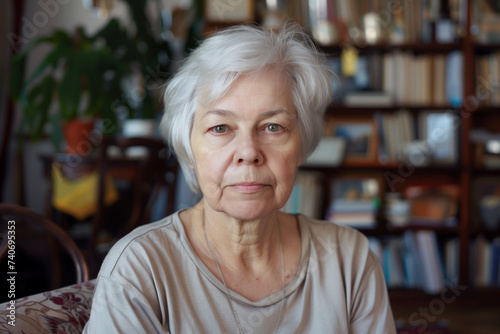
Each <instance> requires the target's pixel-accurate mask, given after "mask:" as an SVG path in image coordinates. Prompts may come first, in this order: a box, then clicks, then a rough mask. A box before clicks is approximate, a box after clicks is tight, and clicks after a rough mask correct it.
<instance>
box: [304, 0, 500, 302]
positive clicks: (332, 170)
mask: <svg viewBox="0 0 500 334" xmlns="http://www.w3.org/2000/svg"><path fill="white" fill-rule="evenodd" d="M464 5H465V7H464V8H462V9H461V11H462V12H461V13H460V14H458V15H459V17H460V18H459V21H460V23H459V24H460V25H462V26H463V27H462V29H460V35H459V36H458V37H457V39H456V40H454V41H452V42H446V43H438V42H435V41H432V42H417V41H414V40H413V41H405V42H403V43H399V44H392V43H389V42H387V41H382V42H378V43H374V44H370V45H363V46H362V47H361V48H358V49H357V51H358V54H357V56H359V57H362V56H370V55H375V57H380V58H383V57H386V56H387V55H391V54H392V53H397V54H403V55H405V54H406V55H410V57H415V59H416V58H418V57H420V58H421V59H426V57H427V58H428V59H430V60H429V62H431V63H432V65H431V66H432V67H431V68H432V69H434V70H435V68H436V67H435V63H436V60H435V59H436V58H438V57H442V58H444V57H446V56H447V55H449V54H451V53H460V55H461V57H462V64H461V65H460V71H462V72H461V78H459V80H461V81H462V86H461V87H460V89H461V94H462V99H461V101H453V100H449V99H447V100H444V99H443V98H439V99H436V98H429V97H427V98H424V99H420V100H419V99H409V100H408V99H396V100H393V101H391V102H390V103H386V104H384V105H378V106H370V105H369V104H368V105H366V104H365V103H362V105H360V106H356V105H355V104H354V105H346V104H344V103H342V101H338V99H337V101H335V102H334V103H333V104H332V106H331V108H330V109H329V110H328V111H327V117H328V118H334V119H335V118H339V119H345V118H354V119H356V118H360V119H367V118H369V117H372V116H374V115H376V114H382V115H394V114H396V113H398V112H399V111H400V110H405V111H406V112H407V113H408V115H409V116H410V117H411V120H412V122H411V124H412V126H413V128H414V130H415V131H418V123H419V117H420V115H421V114H423V113H427V112H435V113H439V112H443V113H446V112H451V113H452V114H453V115H454V116H455V117H456V119H458V120H459V121H460V124H459V126H457V127H456V138H455V139H454V141H455V143H456V145H457V146H456V148H455V150H456V157H455V159H453V160H451V161H448V163H444V164H443V163H439V164H436V163H430V164H428V165H425V166H415V170H414V171H413V173H412V174H411V175H410V176H408V177H407V178H406V180H411V181H413V180H415V182H416V183H418V182H419V181H418V180H421V179H426V178H429V177H433V178H434V179H439V178H448V179H450V180H452V181H454V182H455V184H456V185H457V186H458V188H459V191H460V196H459V197H458V198H457V211H456V214H455V217H456V223H455V224H453V225H449V226H448V225H442V224H434V225H433V224H430V225H426V224H413V223H412V221H411V220H410V222H408V223H407V224H403V225H399V226H392V224H391V223H390V222H389V221H388V219H387V217H386V215H385V212H384V207H383V204H382V207H381V209H380V211H379V212H378V213H377V219H376V221H377V223H376V224H375V225H374V226H373V227H372V228H360V231H361V232H363V233H364V234H366V235H367V236H369V237H370V238H371V237H374V238H377V239H379V240H392V239H391V238H393V237H396V238H397V237H400V236H402V235H404V234H405V233H407V232H408V231H412V232H413V233H418V232H419V231H432V232H433V234H434V235H435V236H436V240H437V241H438V243H447V242H449V241H450V240H454V241H453V242H454V244H455V245H454V249H455V251H456V252H457V253H458V257H457V258H456V259H455V261H457V267H458V273H457V274H458V279H455V280H454V282H455V283H456V284H464V285H468V286H476V285H477V287H478V288H484V287H485V286H488V284H486V283H485V282H484V277H483V278H482V279H483V281H482V283H480V284H477V279H476V277H475V270H476V269H479V270H482V269H484V264H482V263H479V264H478V261H476V260H477V258H474V257H476V256H477V253H478V252H479V253H481V252H484V247H483V250H481V249H480V250H477V247H476V246H475V245H476V244H483V245H484V240H486V241H487V242H490V243H491V244H495V245H497V241H496V238H498V237H499V236H500V229H498V228H497V229H495V230H487V229H485V228H484V227H482V226H481V225H482V222H481V221H480V220H479V221H478V219H476V218H474V217H473V215H475V214H476V211H477V208H475V205H474V204H473V203H474V201H475V200H476V198H474V196H476V194H475V193H473V192H472V190H474V189H473V188H474V187H475V182H476V178H477V177H484V176H485V175H486V176H487V177H488V176H489V177H490V178H495V177H497V176H498V175H499V174H500V173H499V171H500V167H499V168H496V169H490V168H485V167H484V165H483V164H480V163H478V161H477V159H476V157H477V156H478V154H477V152H476V150H477V146H478V145H477V144H471V143H470V140H469V138H470V135H471V131H473V130H474V129H487V130H488V131H489V132H491V133H493V134H499V133H500V119H495V116H496V114H497V113H498V108H499V107H500V93H498V89H499V88H500V85H499V84H500V82H499V81H500V80H497V79H499V77H498V76H496V74H495V75H493V76H492V75H491V73H490V72H491V70H490V68H491V67H492V65H491V64H493V68H500V67H498V65H496V63H495V62H499V61H500V44H497V43H478V42H476V40H475V37H474V36H473V35H472V33H471V29H470V27H471V26H472V25H473V23H472V20H473V16H472V10H473V8H472V7H473V1H470V0H469V1H465V2H464ZM353 44H355V43H349V41H345V40H344V41H342V42H341V43H338V44H334V45H321V44H319V47H320V48H321V49H322V50H323V51H324V52H325V53H327V54H328V55H329V56H331V57H337V58H341V57H342V53H343V52H344V50H345V48H346V47H352V45H353ZM485 59H487V60H485ZM425 61H427V60H425ZM441 61H442V60H441ZM481 63H482V64H481ZM407 64H408V63H407ZM495 66H496V67H495ZM340 70H341V69H340V67H338V68H337V71H340ZM479 70H482V71H483V72H482V73H481V72H478V71H479ZM405 73H407V72H405ZM498 73H500V72H498ZM481 74H482V77H488V81H487V82H486V83H485V82H484V81H485V80H484V79H482V77H481ZM426 80H431V81H432V80H434V82H435V81H436V80H435V78H431V79H429V78H427V79H426ZM481 80H482V81H481ZM418 84H420V85H421V84H422V83H418ZM444 84H446V83H444ZM480 84H484V85H486V88H487V89H488V92H490V93H491V96H489V98H488V99H485V101H480V102H481V103H479V105H477V103H475V102H476V101H475V99H476V98H478V96H477V87H478V85H480ZM495 85H499V87H497V86H495ZM377 86H378V87H380V86H382V87H383V86H384V84H378V85H377V84H375V87H377ZM371 88H373V87H369V89H371ZM497 93H498V96H497V95H496V94H497ZM341 98H342V96H341ZM340 100H341V99H340ZM377 139H380V138H377ZM499 139H500V136H499ZM378 153H380V152H378ZM483 154H484V152H483ZM379 158H380V156H379ZM400 165H401V161H399V160H398V159H397V158H390V159H382V160H381V159H377V160H375V161H355V162H345V161H344V162H343V163H341V164H340V165H338V166H333V167H314V166H308V167H304V168H302V170H306V171H314V172H316V173H322V174H323V180H326V182H324V184H325V185H326V186H325V189H324V190H323V198H324V203H323V205H322V211H321V213H320V216H319V218H325V215H324V213H325V212H326V211H327V207H328V203H329V202H330V201H331V200H332V195H331V191H330V189H329V182H330V181H331V180H332V179H335V178H336V177H337V176H338V175H341V174H343V173H345V172H346V171H349V172H350V173H355V174H356V173H357V174H359V175H364V174H370V173H371V174H373V175H379V176H380V175H381V174H382V175H383V174H384V173H393V174H396V175H397V174H398V168H399V167H400ZM406 180H405V181H403V183H404V182H406ZM498 182H499V184H500V181H498ZM400 186H401V185H400ZM387 188H388V187H387V184H385V189H383V190H382V192H387V191H388V189H387ZM396 188H397V189H396V190H399V191H401V190H402V188H404V185H402V187H396ZM485 234H487V237H483V236H484V235H485ZM478 240H479V241H478ZM441 246H442V248H445V247H446V246H444V245H441ZM443 256H444V255H443ZM490 256H492V255H490ZM478 267H479V268H478ZM490 287H491V286H490ZM496 287H497V290H496V291H497V292H500V290H498V287H499V286H498V285H497V286H496ZM434 292H436V291H434Z"/></svg>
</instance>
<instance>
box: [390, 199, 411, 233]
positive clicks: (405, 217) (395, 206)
mask: <svg viewBox="0 0 500 334" xmlns="http://www.w3.org/2000/svg"><path fill="white" fill-rule="evenodd" d="M384 206H385V218H386V219H387V221H388V222H389V223H390V224H391V225H392V226H406V225H407V224H408V221H409V220H410V202H409V201H408V200H405V199H403V198H402V194H401V193H396V192H389V193H387V194H386V195H385V205H384Z"/></svg>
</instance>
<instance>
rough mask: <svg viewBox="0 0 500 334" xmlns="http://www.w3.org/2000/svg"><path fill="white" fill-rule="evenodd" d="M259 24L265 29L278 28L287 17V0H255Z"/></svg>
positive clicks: (288, 11)
mask: <svg viewBox="0 0 500 334" xmlns="http://www.w3.org/2000/svg"><path fill="white" fill-rule="evenodd" d="M256 6H257V14H258V17H259V21H260V24H261V25H262V26H263V27H265V28H267V29H279V28H280V27H281V26H282V25H283V24H284V23H285V22H286V21H287V19H288V18H289V15H290V8H289V7H290V6H289V0H260V1H256Z"/></svg>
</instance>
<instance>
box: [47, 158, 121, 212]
mask: <svg viewBox="0 0 500 334" xmlns="http://www.w3.org/2000/svg"><path fill="white" fill-rule="evenodd" d="M52 180H53V183H54V192H53V196H52V204H53V205H54V207H55V208H56V209H58V210H59V211H62V212H65V213H68V214H70V215H72V216H74V217H75V218H77V219H79V220H82V219H85V218H87V217H89V216H90V215H92V214H95V213H96V212H97V188H98V184H99V173H98V172H97V171H96V172H92V173H90V174H89V175H87V176H84V177H82V178H80V179H78V180H69V179H67V178H66V177H64V175H62V173H61V171H60V168H59V166H58V164H53V165H52ZM104 189H105V190H104V191H105V194H104V205H110V204H113V203H114V202H115V201H116V200H118V196H119V195H118V191H117V190H116V187H115V185H114V183H113V179H112V178H111V177H110V176H109V175H106V178H105V187H104Z"/></svg>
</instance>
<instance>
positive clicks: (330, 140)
mask: <svg viewBox="0 0 500 334" xmlns="http://www.w3.org/2000/svg"><path fill="white" fill-rule="evenodd" d="M345 146H346V141H345V139H344V138H340V137H322V138H321V140H320V142H319V144H318V146H317V147H316V149H315V150H314V151H313V152H312V153H311V155H310V156H309V157H307V159H306V161H304V163H303V164H302V166H321V167H337V166H339V165H340V164H341V163H342V158H343V157H344V152H345Z"/></svg>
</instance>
